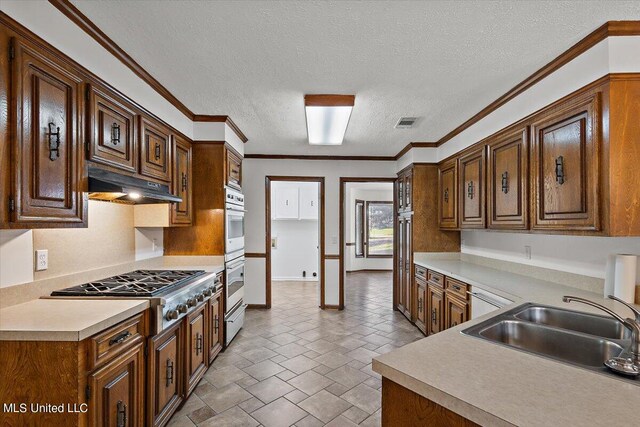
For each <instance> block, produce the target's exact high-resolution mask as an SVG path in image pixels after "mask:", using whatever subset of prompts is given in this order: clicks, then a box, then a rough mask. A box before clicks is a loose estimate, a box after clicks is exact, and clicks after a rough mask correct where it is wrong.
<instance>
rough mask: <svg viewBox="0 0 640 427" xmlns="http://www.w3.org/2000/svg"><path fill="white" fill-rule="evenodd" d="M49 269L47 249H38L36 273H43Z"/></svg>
mask: <svg viewBox="0 0 640 427" xmlns="http://www.w3.org/2000/svg"><path fill="white" fill-rule="evenodd" d="M47 268H49V251H48V250H47V249H38V250H37V251H36V271H42V270H46V269H47Z"/></svg>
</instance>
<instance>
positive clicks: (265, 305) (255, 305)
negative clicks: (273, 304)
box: [247, 304, 269, 310]
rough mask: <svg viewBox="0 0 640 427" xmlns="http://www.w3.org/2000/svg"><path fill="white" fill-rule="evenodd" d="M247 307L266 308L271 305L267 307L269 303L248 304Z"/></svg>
mask: <svg viewBox="0 0 640 427" xmlns="http://www.w3.org/2000/svg"><path fill="white" fill-rule="evenodd" d="M247 308H248V309H259V310H266V309H267V308H269V307H267V304H248V305H247Z"/></svg>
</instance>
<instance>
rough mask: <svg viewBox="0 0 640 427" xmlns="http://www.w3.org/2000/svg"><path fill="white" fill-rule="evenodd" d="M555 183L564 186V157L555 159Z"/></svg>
mask: <svg viewBox="0 0 640 427" xmlns="http://www.w3.org/2000/svg"><path fill="white" fill-rule="evenodd" d="M556 182H557V183H558V184H560V185H562V184H564V157H562V156H560V157H558V158H556Z"/></svg>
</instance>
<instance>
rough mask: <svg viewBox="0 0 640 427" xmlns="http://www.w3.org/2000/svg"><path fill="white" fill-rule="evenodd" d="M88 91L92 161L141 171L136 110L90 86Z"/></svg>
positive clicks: (88, 123) (89, 147)
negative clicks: (139, 166) (139, 167)
mask: <svg viewBox="0 0 640 427" xmlns="http://www.w3.org/2000/svg"><path fill="white" fill-rule="evenodd" d="M88 91H89V114H88V121H87V133H88V134H89V135H90V139H89V142H88V147H87V148H88V153H87V156H88V159H89V160H91V161H92V162H96V163H101V164H104V165H108V166H113V167H115V168H118V169H121V170H125V171H127V172H137V171H138V141H137V137H136V130H137V122H136V112H135V111H134V109H133V107H132V106H130V105H129V104H128V103H126V102H125V101H124V100H122V99H120V98H118V97H116V96H114V95H111V94H109V93H107V92H106V91H103V90H102V89H100V88H97V87H95V86H91V87H89V89H88Z"/></svg>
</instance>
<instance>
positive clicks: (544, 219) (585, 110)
mask: <svg viewBox="0 0 640 427" xmlns="http://www.w3.org/2000/svg"><path fill="white" fill-rule="evenodd" d="M599 122H600V105H599V94H593V95H590V96H588V97H586V98H584V97H583V98H582V99H580V100H576V101H572V102H571V103H568V104H567V105H566V106H563V107H560V108H558V109H556V110H552V112H550V113H546V112H542V113H541V114H540V118H539V119H537V120H536V121H534V123H533V124H532V126H531V133H532V140H533V148H532V157H531V172H532V181H533V182H532V199H533V200H532V201H533V207H534V211H533V212H532V228H533V229H552V230H553V229H556V230H599V229H600V218H599V185H598V181H599V155H598V150H599V142H598V139H599V136H598V135H599V129H598V128H599Z"/></svg>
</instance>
